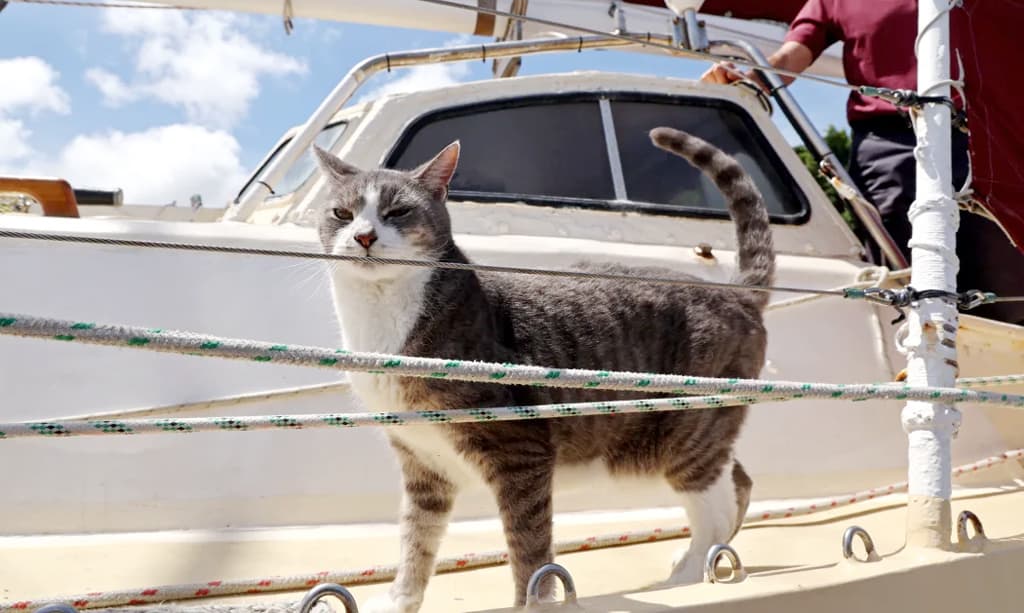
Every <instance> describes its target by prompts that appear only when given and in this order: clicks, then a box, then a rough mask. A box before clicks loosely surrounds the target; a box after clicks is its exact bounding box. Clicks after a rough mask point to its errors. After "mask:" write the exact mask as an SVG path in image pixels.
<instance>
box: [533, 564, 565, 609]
mask: <svg viewBox="0 0 1024 613" xmlns="http://www.w3.org/2000/svg"><path fill="white" fill-rule="evenodd" d="M550 575H554V576H555V577H558V579H559V580H560V581H561V582H562V588H563V589H564V590H565V600H564V601H563V604H567V605H575V604H576V583H575V582H574V581H573V580H572V575H570V574H569V571H568V570H566V568H565V567H564V566H561V565H559V564H553V563H552V564H545V565H544V566H541V567H540V568H538V569H537V571H536V572H534V573H533V575H531V576H530V580H529V582H527V584H526V606H527V607H530V606H535V605H538V604H540V597H541V584H542V583H543V582H544V580H545V579H547V578H548V576H550Z"/></svg>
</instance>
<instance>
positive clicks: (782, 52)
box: [700, 40, 814, 86]
mask: <svg viewBox="0 0 1024 613" xmlns="http://www.w3.org/2000/svg"><path fill="white" fill-rule="evenodd" d="M813 62H814V53H813V52H811V49H810V48H809V47H807V46H806V45H804V44H803V43H798V42H796V41H792V40H790V41H786V42H784V43H782V46H781V47H779V49H778V50H777V51H776V52H775V53H773V54H771V55H770V56H769V57H768V63H769V64H771V65H772V66H774V67H775V68H781V69H783V70H789V71H792V72H803V71H804V70H806V69H807V67H808V66H810V65H811V64H812V63H813ZM780 76H781V77H782V82H783V83H785V84H786V85H789V84H790V83H792V82H793V77H789V76H785V75H780ZM743 78H748V79H752V80H754V81H755V82H758V80H757V79H756V78H755V77H754V75H753V71H750V72H748V73H746V74H744V73H742V72H740V71H739V70H737V69H736V67H735V66H734V65H733V64H732V63H731V62H719V63H718V64H715V65H714V66H712V67H711V68H709V69H708V70H707V72H705V73H704V74H702V75H701V77H700V80H701V81H705V82H707V83H719V84H721V85H727V84H729V83H732V82H734V81H739V80H740V79H743ZM761 85H762V86H763V85H764V84H763V83H762V84H761Z"/></svg>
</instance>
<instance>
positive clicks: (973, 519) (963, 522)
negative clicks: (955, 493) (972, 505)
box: [956, 511, 986, 545]
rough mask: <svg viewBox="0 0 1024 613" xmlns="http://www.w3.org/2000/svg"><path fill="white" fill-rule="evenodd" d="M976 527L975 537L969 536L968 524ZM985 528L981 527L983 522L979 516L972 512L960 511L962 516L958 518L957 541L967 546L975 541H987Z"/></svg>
mask: <svg viewBox="0 0 1024 613" xmlns="http://www.w3.org/2000/svg"><path fill="white" fill-rule="evenodd" d="M968 522H970V524H971V525H972V526H973V527H974V536H973V537H968V536H967V523H968ZM985 538H986V537H985V527H984V526H982V525H981V520H980V519H978V516H977V515H975V514H974V513H972V512H970V511H960V515H958V516H957V518H956V541H957V543H959V544H961V545H966V544H968V543H970V542H971V541H973V540H975V539H980V540H985Z"/></svg>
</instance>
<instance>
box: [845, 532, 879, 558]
mask: <svg viewBox="0 0 1024 613" xmlns="http://www.w3.org/2000/svg"><path fill="white" fill-rule="evenodd" d="M854 537H860V541H861V542H862V543H864V551H865V552H866V553H867V557H866V559H864V560H861V559H858V558H857V557H856V556H855V555H853V538H854ZM843 557H844V558H846V559H847V560H856V561H857V562H877V561H878V560H880V559H881V558H880V557H879V556H878V552H877V551H875V542H874V541H873V540H871V535H870V534H868V531H867V530H865V529H864V528H861V527H860V526H850V527H849V528H847V529H846V532H843Z"/></svg>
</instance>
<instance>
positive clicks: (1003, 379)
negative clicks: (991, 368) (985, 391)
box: [956, 375, 1024, 387]
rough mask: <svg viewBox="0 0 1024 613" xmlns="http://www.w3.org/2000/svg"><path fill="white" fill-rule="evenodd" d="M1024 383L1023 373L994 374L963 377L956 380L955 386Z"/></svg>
mask: <svg viewBox="0 0 1024 613" xmlns="http://www.w3.org/2000/svg"><path fill="white" fill-rule="evenodd" d="M1018 383H1024V375H996V376H994V377H965V378H961V379H957V380H956V385H957V387H990V386H995V385H1016V384H1018Z"/></svg>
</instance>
